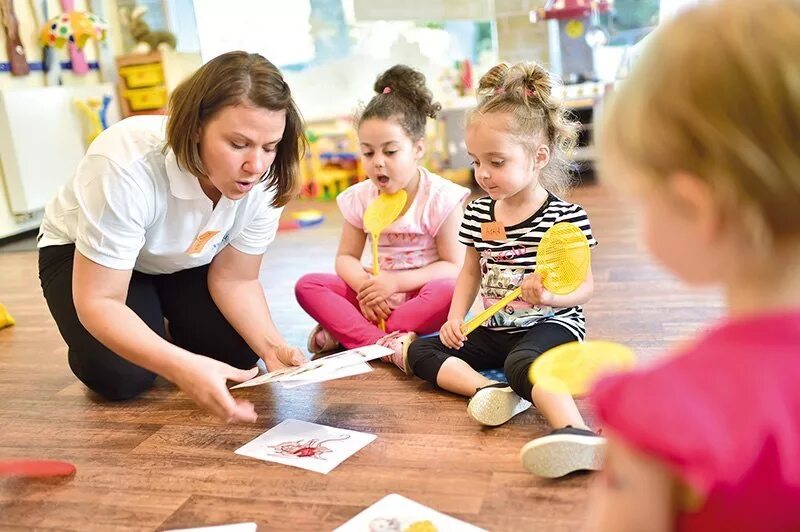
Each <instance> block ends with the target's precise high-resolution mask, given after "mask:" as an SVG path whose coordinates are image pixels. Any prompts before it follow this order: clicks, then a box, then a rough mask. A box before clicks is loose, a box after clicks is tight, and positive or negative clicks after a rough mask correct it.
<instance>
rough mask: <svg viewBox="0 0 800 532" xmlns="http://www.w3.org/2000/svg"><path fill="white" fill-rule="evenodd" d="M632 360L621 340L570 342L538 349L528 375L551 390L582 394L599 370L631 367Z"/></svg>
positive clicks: (633, 359)
mask: <svg viewBox="0 0 800 532" xmlns="http://www.w3.org/2000/svg"><path fill="white" fill-rule="evenodd" d="M635 362H636V356H635V355H634V354H633V350H631V349H630V348H629V347H627V346H624V345H622V344H618V343H615V342H605V341H600V340H592V341H587V342H570V343H568V344H563V345H559V346H557V347H554V348H553V349H550V350H548V351H545V352H544V353H542V354H541V355H540V356H539V358H537V359H536V360H534V362H533V364H531V368H530V370H529V371H528V378H530V380H531V383H532V384H533V385H534V386H540V387H542V388H544V389H546V390H548V391H551V392H560V393H569V394H570V395H582V394H584V393H586V392H587V391H588V390H589V388H590V386H591V385H592V383H594V381H595V380H596V379H597V378H598V377H599V376H600V375H602V374H603V373H608V372H613V371H621V370H625V369H629V368H632V367H633V365H634V364H635Z"/></svg>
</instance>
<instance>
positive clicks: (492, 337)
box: [408, 322, 577, 401]
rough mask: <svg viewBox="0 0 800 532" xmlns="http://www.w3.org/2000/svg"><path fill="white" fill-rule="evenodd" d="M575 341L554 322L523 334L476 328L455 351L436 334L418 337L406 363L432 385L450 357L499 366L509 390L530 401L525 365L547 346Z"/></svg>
mask: <svg viewBox="0 0 800 532" xmlns="http://www.w3.org/2000/svg"><path fill="white" fill-rule="evenodd" d="M576 340H577V339H576V338H575V336H574V335H573V334H572V333H570V332H569V331H568V330H567V328H566V327H564V326H562V325H558V324H556V323H547V322H543V323H537V324H536V325H534V326H533V327H531V328H530V329H529V330H528V331H527V332H524V333H509V332H504V331H494V330H491V329H488V328H486V327H478V328H477V329H475V330H474V331H472V332H471V333H470V334H469V337H468V339H467V341H466V342H464V347H462V348H461V349H458V350H456V349H450V348H449V347H447V346H445V345H444V344H443V343H442V341H441V340H440V339H439V337H438V336H436V337H431V338H421V339H419V340H417V341H415V342H413V343H412V344H411V345H410V346H409V349H408V362H409V364H410V365H411V369H412V371H413V372H414V375H417V376H418V377H421V378H423V379H425V380H426V381H428V382H430V383H432V384H436V377H437V376H438V375H439V370H440V369H441V367H442V364H444V361H445V360H447V359H448V358H449V357H456V358H460V359H461V360H463V361H464V362H466V363H467V364H469V365H470V367H472V369H474V370H475V371H482V370H485V369H494V368H499V367H502V368H503V370H504V371H505V374H506V379H507V380H508V384H509V385H510V386H511V389H512V390H514V391H515V392H516V393H517V395H519V396H520V397H522V398H523V399H527V400H528V401H531V389H532V388H533V387H532V385H531V381H530V379H529V378H528V368H530V366H531V364H532V363H533V361H534V360H536V358H537V357H538V356H539V355H541V354H542V353H544V352H545V351H547V350H548V349H551V348H553V347H556V346H557V345H561V344H566V343H567V342H574V341H576Z"/></svg>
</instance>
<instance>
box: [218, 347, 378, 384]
mask: <svg viewBox="0 0 800 532" xmlns="http://www.w3.org/2000/svg"><path fill="white" fill-rule="evenodd" d="M392 353H393V351H392V350H391V349H389V348H388V347H383V346H381V345H367V346H364V347H357V348H355V349H348V350H347V351H342V352H341V353H334V354H333V355H328V356H326V357H322V358H318V359H317V360H309V361H308V362H306V363H305V364H301V365H299V366H293V367H288V368H281V369H279V370H276V371H272V372H270V373H265V374H264V375H259V376H258V377H256V378H254V379H250V380H249V381H246V382H243V383H241V384H237V385H236V386H232V387H231V390H235V389H237V388H247V387H250V386H258V385H260V384H266V383H268V382H276V381H284V380H293V379H294V380H308V379H315V378H318V377H319V376H321V375H327V374H329V373H333V372H334V371H337V370H339V369H341V368H344V367H347V366H352V365H354V364H360V363H362V362H369V361H370V360H375V359H376V358H381V357H384V356H387V355H391V354H392Z"/></svg>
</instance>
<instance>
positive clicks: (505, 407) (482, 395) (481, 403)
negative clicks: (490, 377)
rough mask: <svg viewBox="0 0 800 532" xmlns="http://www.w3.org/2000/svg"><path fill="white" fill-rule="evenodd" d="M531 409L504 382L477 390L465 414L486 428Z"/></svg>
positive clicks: (527, 403)
mask: <svg viewBox="0 0 800 532" xmlns="http://www.w3.org/2000/svg"><path fill="white" fill-rule="evenodd" d="M530 407H531V403H530V401H526V400H525V399H523V398H522V397H520V396H519V395H517V394H516V392H515V391H514V390H512V389H511V386H509V385H508V384H507V383H505V382H497V383H494V384H489V385H487V386H484V387H483V388H478V391H476V392H475V395H473V396H472V399H470V400H469V404H468V405H467V414H469V416H470V417H471V418H472V419H474V420H475V421H477V422H478V423H480V424H481V425H486V426H488V427H496V426H498V425H502V424H503V423H505V422H506V421H508V420H509V419H511V418H512V417H514V416H516V415H517V414H519V413H521V412H524V411H526V410H527V409H529V408H530Z"/></svg>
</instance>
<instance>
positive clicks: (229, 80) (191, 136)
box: [167, 52, 306, 207]
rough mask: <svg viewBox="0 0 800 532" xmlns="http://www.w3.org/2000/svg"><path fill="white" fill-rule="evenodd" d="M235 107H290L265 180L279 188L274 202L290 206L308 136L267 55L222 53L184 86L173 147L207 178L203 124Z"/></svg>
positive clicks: (172, 108) (174, 99)
mask: <svg viewBox="0 0 800 532" xmlns="http://www.w3.org/2000/svg"><path fill="white" fill-rule="evenodd" d="M234 105H250V106H254V107H261V108H264V109H269V110H270V111H286V129H285V130H284V132H283V138H282V139H281V141H280V142H279V143H278V147H277V154H276V156H275V161H274V162H273V163H272V165H271V166H270V168H269V170H267V172H266V173H265V174H264V176H263V177H262V178H261V181H266V183H267V187H268V188H274V189H275V198H274V199H273V200H272V205H273V206H275V207H280V206H282V205H285V204H286V203H287V202H288V201H289V200H290V199H291V198H292V196H293V195H294V193H295V191H296V189H297V183H298V180H299V179H298V175H299V161H300V158H301V157H302V156H303V154H304V153H305V148H306V138H305V134H304V131H303V119H302V117H301V115H300V111H299V110H298V109H297V105H296V104H295V102H294V100H293V99H292V94H291V91H290V90H289V85H287V84H286V82H285V81H284V79H283V75H282V74H281V72H280V70H278V68H277V67H276V66H275V65H273V64H272V63H271V62H269V61H268V60H267V59H265V58H264V57H263V56H261V55H259V54H250V53H247V52H228V53H226V54H222V55H220V56H217V57H215V58H214V59H212V60H211V61H209V62H208V63H206V64H205V65H203V66H202V67H200V68H199V69H198V70H197V71H196V72H195V73H194V74H193V75H192V76H191V77H190V78H189V79H187V80H186V81H184V82H183V83H181V84H180V85H178V87H177V88H176V89H175V91H174V92H173V93H172V96H171V97H170V100H169V112H168V115H169V116H168V118H167V145H168V146H169V147H170V148H172V150H173V151H174V152H175V156H176V158H177V160H178V164H179V165H180V167H181V168H182V169H183V170H185V171H187V172H189V173H191V174H193V175H195V176H197V177H205V176H206V175H207V174H206V172H205V169H204V168H203V163H202V161H201V160H200V151H199V145H198V143H197V136H198V134H199V131H200V128H201V127H202V125H203V124H204V123H206V122H207V121H208V120H210V119H211V118H212V117H213V116H214V115H215V114H216V113H218V112H219V111H220V110H222V109H223V108H225V107H229V106H234Z"/></svg>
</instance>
